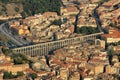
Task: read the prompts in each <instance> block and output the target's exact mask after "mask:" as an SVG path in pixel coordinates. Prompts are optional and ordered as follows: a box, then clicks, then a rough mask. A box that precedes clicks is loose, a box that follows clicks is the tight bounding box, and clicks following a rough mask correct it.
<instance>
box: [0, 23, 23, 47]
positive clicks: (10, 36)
mask: <svg viewBox="0 0 120 80" xmlns="http://www.w3.org/2000/svg"><path fill="white" fill-rule="evenodd" d="M6 24H7V22H6V23H3V24H1V25H0V31H1V33H3V34H4V35H5V36H7V37H8V38H9V39H10V40H11V41H13V42H15V43H16V44H17V45H23V44H24V43H25V42H20V41H19V40H17V39H16V38H15V37H14V36H13V35H12V34H10V33H9V32H7V30H6V29H5V25H6Z"/></svg>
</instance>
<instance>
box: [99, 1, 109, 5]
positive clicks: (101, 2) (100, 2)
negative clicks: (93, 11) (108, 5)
mask: <svg viewBox="0 0 120 80" xmlns="http://www.w3.org/2000/svg"><path fill="white" fill-rule="evenodd" d="M107 1H109V0H100V1H99V2H98V3H99V4H103V3H104V2H107Z"/></svg>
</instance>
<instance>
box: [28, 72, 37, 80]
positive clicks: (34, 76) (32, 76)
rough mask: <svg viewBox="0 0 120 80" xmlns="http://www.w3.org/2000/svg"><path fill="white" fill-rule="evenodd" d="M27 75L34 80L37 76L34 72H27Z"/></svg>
mask: <svg viewBox="0 0 120 80" xmlns="http://www.w3.org/2000/svg"><path fill="white" fill-rule="evenodd" d="M29 76H30V77H31V78H32V79H33V80H34V79H35V78H37V74H35V73H31V74H29Z"/></svg>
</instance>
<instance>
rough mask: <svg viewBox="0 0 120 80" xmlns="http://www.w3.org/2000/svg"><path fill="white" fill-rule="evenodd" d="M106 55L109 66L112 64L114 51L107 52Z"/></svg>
mask: <svg viewBox="0 0 120 80" xmlns="http://www.w3.org/2000/svg"><path fill="white" fill-rule="evenodd" d="M107 54H108V58H109V62H110V64H112V57H113V55H114V50H113V49H110V50H108V53H107Z"/></svg>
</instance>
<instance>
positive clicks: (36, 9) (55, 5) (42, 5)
mask: <svg viewBox="0 0 120 80" xmlns="http://www.w3.org/2000/svg"><path fill="white" fill-rule="evenodd" d="M1 2H2V3H16V4H23V8H24V11H23V12H22V14H23V13H24V14H26V15H27V16H30V15H34V14H38V13H44V12H47V11H51V12H57V13H58V14H60V7H61V5H62V2H61V0H1ZM16 10H17V9H16ZM17 11H18V10H17Z"/></svg>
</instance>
